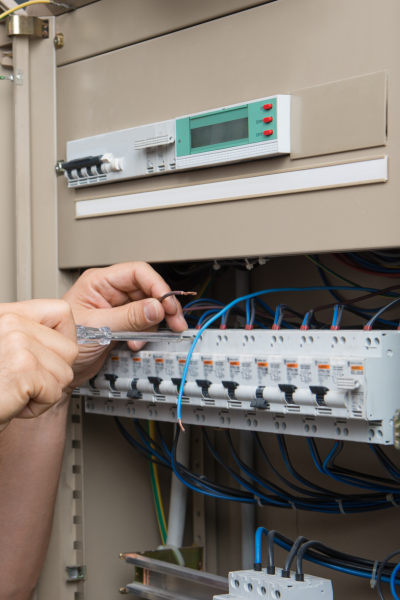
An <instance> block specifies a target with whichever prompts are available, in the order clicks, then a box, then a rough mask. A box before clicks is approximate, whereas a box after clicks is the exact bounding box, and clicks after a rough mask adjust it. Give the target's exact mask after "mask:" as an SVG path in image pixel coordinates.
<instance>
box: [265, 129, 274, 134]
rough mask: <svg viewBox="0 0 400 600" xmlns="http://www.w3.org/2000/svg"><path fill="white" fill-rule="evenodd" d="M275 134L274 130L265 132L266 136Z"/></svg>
mask: <svg viewBox="0 0 400 600" xmlns="http://www.w3.org/2000/svg"><path fill="white" fill-rule="evenodd" d="M273 133H274V130H273V129H267V131H264V135H272V134H273Z"/></svg>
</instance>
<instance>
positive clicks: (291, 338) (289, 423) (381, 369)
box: [75, 329, 400, 444]
mask: <svg viewBox="0 0 400 600" xmlns="http://www.w3.org/2000/svg"><path fill="white" fill-rule="evenodd" d="M189 348H190V342H182V343H180V344H173V343H168V342H162V343H151V344H147V345H146V346H145V348H144V349H143V350H142V351H140V352H131V351H130V350H129V349H128V348H127V346H126V345H125V344H121V345H120V346H119V347H118V348H117V349H116V350H113V351H112V352H111V353H110V356H109V357H108V359H107V361H106V363H105V364H104V366H103V367H102V370H101V371H100V373H98V375H97V376H96V377H94V378H93V379H91V380H90V382H87V383H86V384H84V385H83V386H82V387H81V388H79V389H76V390H75V393H76V394H80V395H83V396H86V404H85V406H86V412H89V413H90V412H93V413H99V414H104V415H110V416H111V415H113V416H125V417H136V418H140V419H155V420H159V421H176V404H177V397H178V390H179V386H180V385H181V379H182V372H183V367H184V365H185V362H186V356H187V352H188V350H189ZM399 356H400V331H387V332H384V331H371V332H365V331H358V330H357V331H353V330H351V331H350V330H348V331H344V330H343V331H314V330H309V331H300V330H298V331H293V330H290V331H287V330H280V331H259V330H255V331H254V330H253V331H244V330H240V329H232V330H229V329H228V330H225V331H223V330H209V331H206V332H204V333H203V335H202V338H201V340H199V342H198V343H197V345H196V347H195V350H194V353H193V356H192V360H191V362H190V367H189V372H188V376H187V379H186V383H185V385H184V389H183V394H184V395H183V402H182V420H183V422H184V423H192V424H200V425H201V424H204V425H208V426H212V427H222V426H223V427H226V428H233V429H248V430H253V431H269V432H273V433H285V434H292V435H303V436H315V437H321V438H329V439H337V440H340V439H342V440H346V439H347V440H353V441H359V442H369V443H377V444H393V442H394V427H393V417H394V414H395V411H396V409H397V408H399V407H400V397H399V390H400V368H399V363H398V358H399Z"/></svg>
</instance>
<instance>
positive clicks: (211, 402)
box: [202, 398, 215, 406]
mask: <svg viewBox="0 0 400 600" xmlns="http://www.w3.org/2000/svg"><path fill="white" fill-rule="evenodd" d="M202 405H203V406H215V400H211V398H210V399H209V400H207V399H204V400H203V401H202Z"/></svg>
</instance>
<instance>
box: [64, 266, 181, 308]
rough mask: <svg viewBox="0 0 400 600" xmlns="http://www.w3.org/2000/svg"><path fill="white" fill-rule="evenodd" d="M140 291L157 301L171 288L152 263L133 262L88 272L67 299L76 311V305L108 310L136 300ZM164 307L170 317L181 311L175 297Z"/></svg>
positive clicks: (168, 300)
mask: <svg viewBox="0 0 400 600" xmlns="http://www.w3.org/2000/svg"><path fill="white" fill-rule="evenodd" d="M138 291H141V292H143V293H144V294H145V295H146V296H147V297H150V298H157V299H158V298H161V297H162V296H163V295H164V294H168V293H169V292H170V291H171V288H170V287H169V286H168V285H167V283H166V282H165V281H164V279H163V278H162V277H161V275H159V274H158V273H157V272H156V271H155V270H154V269H153V268H152V267H151V266H150V265H149V264H147V263H144V262H131V263H122V264H118V265H112V266H111V267H106V268H104V269H90V270H88V271H85V273H83V275H81V277H80V278H79V279H78V281H77V282H76V283H75V285H74V286H72V288H71V289H70V290H69V291H68V292H67V293H66V294H65V296H64V299H65V300H67V301H68V302H70V303H71V306H72V307H73V308H74V305H75V304H78V305H79V306H80V307H81V308H107V307H115V306H120V305H121V304H124V303H126V302H127V301H128V300H137V299H138V297H137V296H138ZM163 308H164V310H165V312H166V314H168V315H175V314H176V313H177V312H178V310H179V306H178V304H177V302H176V301H174V300H173V299H172V298H167V299H166V300H164V302H163Z"/></svg>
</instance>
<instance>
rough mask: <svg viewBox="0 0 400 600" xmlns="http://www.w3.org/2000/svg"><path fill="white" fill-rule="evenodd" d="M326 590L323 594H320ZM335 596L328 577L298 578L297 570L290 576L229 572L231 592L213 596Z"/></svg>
mask: <svg viewBox="0 0 400 600" xmlns="http://www.w3.org/2000/svg"><path fill="white" fill-rule="evenodd" d="M321 594H323V595H321ZM263 597H265V598H272V599H274V600H317V599H318V600H321V598H323V600H333V589H332V582H331V581H330V580H329V579H322V577H315V576H314V575H305V576H304V581H296V580H295V574H294V573H290V577H289V578H284V577H282V576H281V569H276V573H275V575H268V574H267V573H266V571H259V572H258V571H235V572H233V573H229V594H224V595H222V594H221V595H218V596H214V600H238V599H241V600H260V599H261V598H263Z"/></svg>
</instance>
